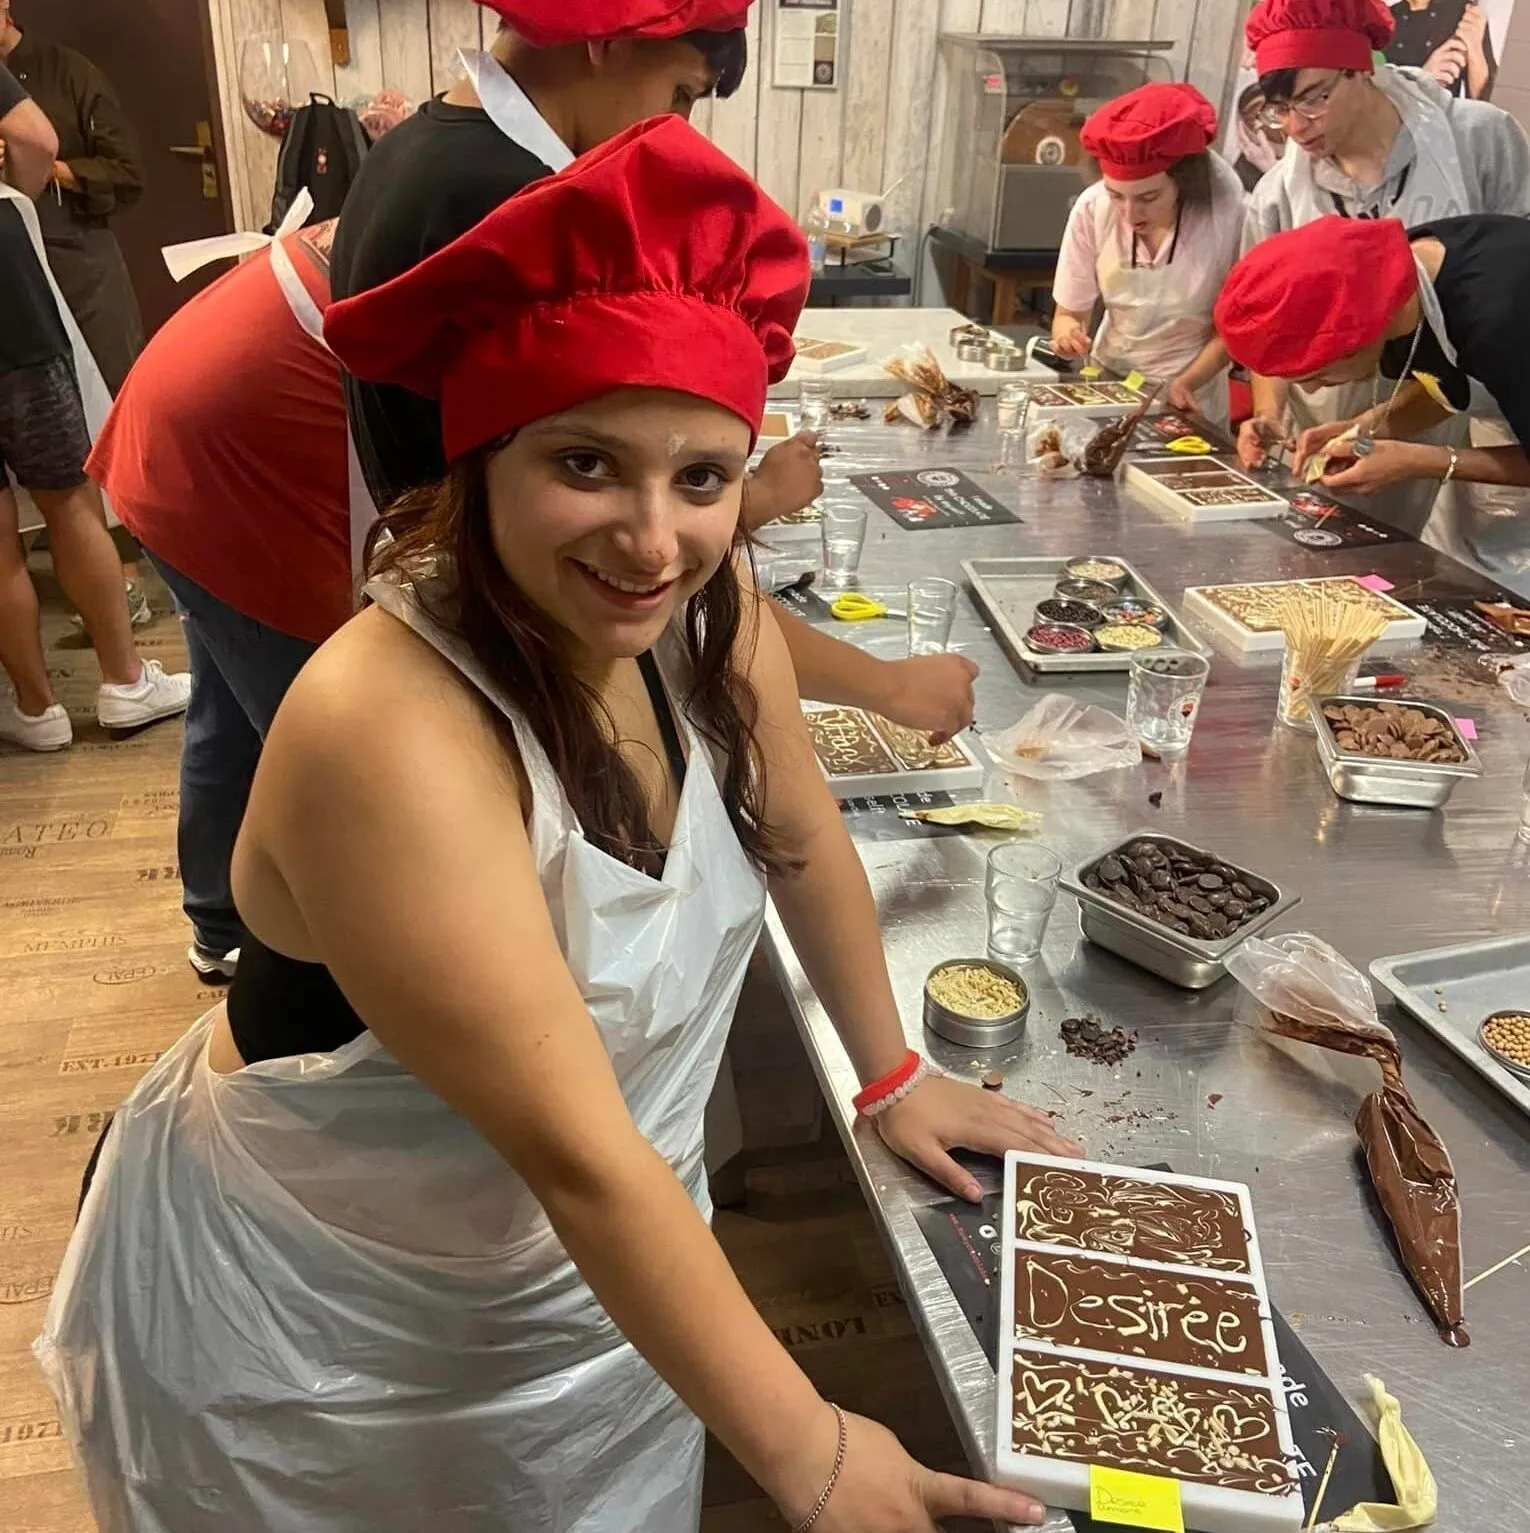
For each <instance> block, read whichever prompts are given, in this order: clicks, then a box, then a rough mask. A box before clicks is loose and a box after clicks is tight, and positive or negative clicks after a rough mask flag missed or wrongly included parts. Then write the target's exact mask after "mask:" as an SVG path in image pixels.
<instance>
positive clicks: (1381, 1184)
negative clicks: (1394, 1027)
mask: <svg viewBox="0 0 1530 1533" xmlns="http://www.w3.org/2000/svg"><path fill="white" fill-rule="evenodd" d="M1226 963H1227V970H1228V973H1230V974H1231V975H1232V976H1233V978H1234V979H1236V980H1237V981H1238V983H1239V984H1240V985H1242V986H1243V988H1244V989H1245V990H1247V991H1248V992H1249V994H1251V995H1252V996H1253V997H1254V998H1255V1000H1257V1001H1258V1002H1259V1003H1260V1005H1261V1006H1263V1008H1264V1012H1263V1023H1264V1026H1265V1027H1266V1028H1267V1029H1268V1030H1269V1031H1270V1032H1272V1033H1276V1034H1278V1035H1279V1036H1281V1037H1283V1038H1293V1039H1295V1040H1296V1041H1297V1042H1298V1043H1314V1044H1316V1045H1317V1046H1318V1047H1319V1048H1322V1049H1333V1050H1335V1051H1337V1052H1338V1053H1341V1054H1356V1055H1359V1056H1360V1057H1362V1058H1365V1059H1370V1060H1374V1061H1375V1063H1376V1064H1378V1065H1379V1066H1380V1067H1381V1076H1382V1084H1381V1090H1380V1091H1376V1092H1372V1093H1371V1095H1370V1096H1368V1097H1367V1098H1366V1099H1365V1100H1364V1101H1363V1102H1362V1103H1361V1104H1360V1111H1359V1112H1358V1113H1357V1114H1356V1116H1355V1132H1356V1133H1357V1134H1358V1135H1359V1136H1360V1145H1361V1148H1362V1149H1363V1150H1364V1151H1365V1164H1366V1169H1367V1170H1368V1171H1369V1173H1370V1178H1371V1184H1372V1185H1373V1186H1374V1187H1375V1189H1376V1197H1377V1199H1378V1200H1379V1202H1380V1204H1381V1207H1382V1211H1383V1212H1384V1213H1385V1214H1386V1216H1387V1220H1388V1222H1389V1223H1390V1224H1391V1226H1392V1234H1393V1236H1394V1237H1395V1239H1396V1241H1397V1249H1398V1253H1399V1255H1400V1256H1401V1257H1402V1264H1403V1267H1404V1269H1405V1270H1406V1272H1407V1274H1408V1276H1409V1277H1411V1278H1412V1279H1413V1281H1414V1283H1415V1284H1416V1285H1417V1287H1418V1290H1419V1292H1420V1293H1421V1294H1422V1295H1423V1297H1424V1302H1425V1303H1426V1304H1427V1305H1428V1306H1429V1312H1430V1314H1432V1315H1433V1317H1434V1321H1435V1325H1436V1327H1437V1328H1438V1330H1439V1333H1440V1337H1441V1339H1442V1340H1443V1341H1445V1342H1446V1343H1448V1344H1449V1345H1450V1346H1456V1347H1464V1346H1466V1345H1467V1344H1468V1339H1467V1335H1466V1332H1465V1331H1464V1330H1463V1329H1462V1310H1463V1295H1462V1287H1461V1198H1460V1193H1459V1191H1458V1189H1457V1187H1456V1176H1455V1171H1454V1169H1453V1168H1452V1166H1451V1164H1450V1154H1449V1152H1448V1151H1447V1150H1446V1148H1445V1145H1444V1142H1443V1141H1442V1140H1441V1139H1440V1136H1439V1135H1438V1134H1436V1133H1435V1131H1434V1130H1433V1129H1432V1128H1431V1127H1430V1126H1429V1124H1428V1123H1427V1122H1426V1121H1425V1120H1424V1117H1423V1114H1422V1113H1420V1112H1419V1110H1418V1107H1417V1106H1416V1105H1415V1103H1414V1101H1413V1098H1412V1096H1411V1095H1410V1094H1409V1091H1408V1088H1407V1086H1406V1085H1405V1084H1404V1083H1403V1075H1402V1054H1401V1052H1400V1051H1399V1049H1398V1047H1397V1040H1396V1038H1394V1037H1393V1035H1392V1033H1391V1030H1390V1029H1388V1028H1385V1027H1383V1026H1382V1025H1381V1023H1380V1022H1378V1021H1377V1020H1376V1002H1375V999H1374V997H1373V994H1372V991H1371V987H1370V982H1369V981H1368V980H1367V979H1366V978H1365V977H1364V976H1363V975H1362V974H1361V973H1360V972H1359V970H1357V969H1356V968H1355V967H1354V966H1353V965H1352V964H1351V963H1350V962H1349V961H1348V960H1347V959H1346V958H1344V957H1343V956H1342V955H1341V954H1339V953H1337V952H1335V951H1334V949H1333V948H1331V947H1329V945H1328V944H1327V943H1326V942H1324V941H1323V940H1322V939H1321V938H1319V937H1314V936H1313V935H1312V934H1311V933H1310V932H1292V933H1290V934H1289V935H1287V936H1283V937H1276V938H1273V939H1270V940H1266V939H1264V938H1259V937H1253V938H1250V939H1249V940H1248V941H1247V942H1245V943H1244V944H1243V945H1242V946H1241V947H1240V948H1238V949H1236V950H1235V951H1234V952H1233V953H1231V954H1229V955H1228V958H1227V960H1226Z"/></svg>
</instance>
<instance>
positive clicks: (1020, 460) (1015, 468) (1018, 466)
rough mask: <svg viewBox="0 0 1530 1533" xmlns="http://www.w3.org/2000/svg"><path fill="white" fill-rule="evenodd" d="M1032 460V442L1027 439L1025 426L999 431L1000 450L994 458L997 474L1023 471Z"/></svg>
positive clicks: (994, 467) (994, 469) (994, 468)
mask: <svg viewBox="0 0 1530 1533" xmlns="http://www.w3.org/2000/svg"><path fill="white" fill-rule="evenodd" d="M1030 461H1031V454H1030V444H1029V443H1028V442H1027V440H1026V431H1025V427H1024V426H1023V425H1022V426H1019V427H1017V428H1016V429H1015V430H1013V431H1001V432H1000V433H999V451H998V456H997V457H996V459H995V460H994V466H993V471H994V473H996V474H1019V473H1022V472H1023V471H1024V470H1025V469H1026V467H1027V466H1028V465H1029V463H1030Z"/></svg>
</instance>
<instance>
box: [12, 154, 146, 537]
mask: <svg viewBox="0 0 1530 1533" xmlns="http://www.w3.org/2000/svg"><path fill="white" fill-rule="evenodd" d="M0 200H4V201H6V202H14V203H15V204H16V206H17V208H18V209H19V210H20V212H21V221H22V223H23V224H25V225H26V231H27V238H28V239H29V240H30V241H31V242H32V250H33V252H34V253H35V254H36V256H37V264H38V265H39V266H40V267H42V271H43V276H44V277H46V278H47V281H48V291H49V292H50V293H52V294H53V302H54V304H55V305H56V306H57V308H58V317H59V319H60V320H61V321H62V323H63V326H64V334H65V335H66V336H67V337H68V338H69V351H70V354H71V356H72V357H73V359H74V376H75V381H76V382H77V383H78V384H79V388H80V403H81V404H82V405H83V406H84V407H85V425H86V427H87V429H88V430H89V432H90V440H91V441H92V442H94V441H95V439H96V438H97V437H98V436H99V435H100V434H101V427H102V426H104V425H105V424H106V417H107V416H108V415H110V414H111V409H112V391H111V390H110V389H109V388H107V386H106V379H105V378H103V377H102V376H101V369H100V368H99V367H97V366H96V359H95V358H94V357H93V356H91V354H90V348H89V347H88V346H87V345H86V344H85V337H84V336H83V335H82V334H81V333H80V327H79V325H78V324H76V323H75V318H74V315H73V314H72V313H71V312H70V309H69V305H68V303H67V302H66V301H65V299H64V295H63V293H61V292H60V291H59V286H58V283H57V282H55V281H54V280H53V269H52V267H50V266H49V265H48V252H47V250H46V248H45V247H44V245H43V238H42V226H41V225H40V224H39V223H38V221H37V209H36V208H35V207H33V205H32V199H31V198H30V197H28V196H25V195H24V194H23V193H21V192H18V191H17V190H16V188H15V187H14V186H7V185H6V183H5V182H4V181H0ZM80 466H81V467H82V468H83V467H84V464H81V465H80ZM10 480H11V488H12V489H13V490H15V492H16V499H17V502H18V504H19V505H20V507H21V527H22V530H23V531H31V530H32V529H33V528H34V527H41V526H42V524H43V517H42V513H41V512H40V511H39V510H38V509H37V507H36V505H34V504H33V501H32V497H31V496H30V495H28V494H27V492H26V491H25V490H24V489H22V488H21V486H20V485H18V484H17V483H16V482H15V475H14V474H12V475H10ZM103 499H104V497H103ZM106 509H107V513H108V517H109V519H110V521H111V523H112V524H113V525H114V526H115V525H116V522H117V518H116V516H115V515H112V514H111V506H110V504H108V505H107V508H106Z"/></svg>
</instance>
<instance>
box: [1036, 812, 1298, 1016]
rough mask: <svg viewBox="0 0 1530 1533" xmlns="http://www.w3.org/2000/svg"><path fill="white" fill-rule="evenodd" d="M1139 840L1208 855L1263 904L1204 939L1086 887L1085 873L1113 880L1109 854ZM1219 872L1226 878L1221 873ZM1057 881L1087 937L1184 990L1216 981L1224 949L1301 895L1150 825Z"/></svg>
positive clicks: (1126, 852) (1222, 970) (1124, 852)
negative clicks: (1106, 872)
mask: <svg viewBox="0 0 1530 1533" xmlns="http://www.w3.org/2000/svg"><path fill="white" fill-rule="evenodd" d="M1141 842H1147V843H1149V844H1150V845H1152V846H1155V847H1158V848H1160V849H1163V850H1167V851H1172V850H1175V849H1177V850H1180V851H1183V852H1189V853H1191V854H1192V855H1194V856H1197V857H1205V858H1208V859H1210V860H1211V861H1213V862H1215V863H1216V864H1217V865H1218V866H1219V867H1221V868H1223V869H1225V870H1226V873H1230V874H1231V875H1232V876H1233V878H1234V879H1235V880H1236V881H1237V882H1239V883H1241V884H1243V885H1244V886H1245V887H1246V888H1247V889H1248V890H1249V892H1250V895H1251V896H1252V897H1253V898H1254V899H1256V900H1264V901H1266V902H1267V903H1266V905H1265V907H1264V909H1263V910H1261V911H1259V913H1258V914H1257V915H1255V916H1252V917H1251V918H1250V919H1248V920H1246V921H1245V922H1244V923H1243V925H1241V926H1240V927H1238V928H1237V929H1236V930H1235V931H1233V932H1230V933H1228V935H1226V936H1224V937H1215V938H1212V939H1211V940H1209V941H1208V940H1204V939H1201V938H1198V937H1195V936H1193V935H1187V934H1185V933H1183V932H1178V931H1175V930H1174V929H1173V928H1172V927H1168V926H1164V925H1162V924H1161V923H1160V922H1158V921H1154V920H1149V919H1148V917H1147V916H1145V915H1143V914H1142V913H1141V912H1140V911H1137V910H1134V909H1132V908H1131V907H1130V906H1129V905H1126V904H1123V903H1122V902H1121V901H1120V900H1117V899H1113V898H1112V897H1111V896H1110V895H1108V894H1107V893H1105V892H1104V889H1091V888H1090V887H1089V886H1088V885H1087V884H1086V883H1085V882H1084V880H1085V879H1086V878H1087V877H1089V876H1090V875H1095V876H1097V877H1101V880H1102V882H1104V883H1106V884H1108V883H1109V882H1112V880H1105V879H1103V877H1102V875H1101V869H1102V868H1103V866H1104V864H1105V863H1106V862H1107V861H1109V860H1110V859H1112V858H1114V859H1116V860H1117V861H1120V860H1122V858H1123V856H1124V857H1125V858H1126V860H1128V861H1129V860H1130V857H1131V852H1132V848H1134V847H1135V846H1137V845H1138V844H1139V843H1141ZM1218 876H1221V877H1224V879H1225V877H1226V874H1225V873H1224V874H1221V875H1218ZM1114 881H1115V882H1119V880H1114ZM1061 883H1062V887H1063V888H1064V889H1066V890H1067V891H1068V893H1069V894H1071V895H1072V896H1073V897H1074V899H1076V900H1077V901H1078V924H1079V930H1080V931H1082V932H1083V934H1084V936H1085V937H1087V938H1088V939H1089V941H1091V942H1093V943H1095V944H1097V945H1098V946H1100V947H1103V948H1108V949H1109V950H1110V951H1111V952H1112V953H1116V954H1119V956H1120V957H1122V958H1125V959H1128V960H1130V961H1131V962H1132V963H1134V964H1137V965H1139V966H1140V967H1141V968H1144V969H1147V970H1148V971H1149V972H1150V973H1153V974H1157V975H1158V976H1159V977H1160V978H1162V979H1166V980H1168V981H1169V983H1170V984H1172V985H1178V986H1180V988H1181V989H1184V990H1204V989H1205V988H1206V987H1207V986H1208V985H1213V984H1215V983H1216V982H1217V980H1219V979H1221V978H1222V976H1223V975H1224V974H1226V973H1227V966H1226V962H1225V960H1226V958H1227V955H1228V954H1229V953H1231V952H1232V951H1233V950H1234V949H1235V948H1237V947H1239V946H1240V945H1241V944H1242V943H1244V942H1246V941H1247V940H1248V939H1249V938H1250V937H1252V936H1254V935H1255V933H1257V932H1261V931H1263V930H1264V929H1265V928H1266V927H1268V926H1269V925H1270V923H1271V922H1273V921H1275V920H1276V919H1278V918H1279V917H1280V916H1283V915H1284V914H1285V913H1286V912H1287V911H1288V910H1290V909H1291V907H1292V906H1293V905H1295V904H1297V903H1299V901H1300V899H1301V896H1300V895H1296V894H1286V893H1284V892H1283V891H1282V890H1281V889H1279V888H1278V887H1277V886H1276V885H1275V884H1273V883H1272V882H1271V881H1270V880H1269V879H1267V878H1263V877H1261V876H1260V875H1259V874H1257V873H1251V872H1249V871H1248V870H1247V869H1246V868H1240V867H1239V866H1238V865H1237V864H1236V863H1232V862H1228V861H1227V860H1226V859H1225V858H1222V857H1218V856H1217V854H1216V853H1215V852H1208V851H1207V850H1206V849H1205V848H1204V847H1199V846H1193V845H1192V844H1191V843H1190V842H1188V841H1181V840H1179V839H1178V838H1176V837H1174V836H1165V835H1160V834H1158V833H1157V832H1154V831H1151V830H1142V831H1138V832H1137V833H1136V834H1135V835H1132V836H1128V837H1127V838H1126V839H1125V840H1124V841H1122V842H1121V843H1120V844H1119V845H1117V846H1114V847H1112V848H1111V849H1110V850H1109V851H1107V852H1102V853H1097V854H1096V855H1095V856H1093V857H1089V858H1087V859H1086V860H1085V861H1083V862H1081V863H1080V864H1079V865H1078V866H1077V867H1076V868H1075V869H1074V870H1073V871H1072V872H1071V873H1068V874H1066V875H1064V877H1063V879H1062V880H1061Z"/></svg>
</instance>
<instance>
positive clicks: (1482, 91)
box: [1223, 0, 1515, 191]
mask: <svg viewBox="0 0 1530 1533" xmlns="http://www.w3.org/2000/svg"><path fill="white" fill-rule="evenodd" d="M1514 5H1515V0H1394V3H1393V4H1392V5H1391V6H1390V7H1389V9H1390V10H1391V12H1392V19H1393V20H1394V21H1395V22H1396V24H1397V31H1396V33H1395V34H1394V35H1393V38H1392V41H1391V42H1390V43H1389V44H1388V46H1387V50H1386V58H1387V62H1388V63H1389V64H1400V65H1407V66H1410V67H1412V68H1414V69H1422V70H1424V71H1425V73H1427V74H1429V75H1431V76H1433V78H1434V79H1435V80H1437V81H1438V82H1439V84H1440V85H1441V86H1443V87H1444V88H1445V89H1446V90H1448V91H1450V92H1451V94H1452V95H1455V96H1470V97H1472V98H1473V99H1474V100H1477V101H1490V100H1492V96H1493V87H1494V85H1495V84H1497V81H1498V67H1499V60H1500V59H1502V58H1503V54H1504V46H1505V44H1506V43H1507V41H1508V37H1509V24H1510V22H1511V21H1512V20H1513V18H1514ZM1250 8H1251V7H1249V6H1245V7H1244V9H1250ZM1264 105H1265V102H1264V94H1263V92H1262V91H1261V90H1260V89H1259V76H1258V74H1257V72H1256V71H1255V69H1254V55H1253V54H1252V52H1250V51H1249V50H1247V49H1245V50H1244V53H1243V58H1242V61H1241V63H1240V65H1239V69H1238V82H1237V90H1236V94H1235V96H1234V98H1233V112H1232V117H1231V120H1230V121H1229V122H1228V125H1227V135H1226V138H1225V140H1224V144H1223V153H1224V154H1225V155H1226V157H1227V159H1228V161H1229V162H1230V163H1231V164H1232V166H1233V168H1234V169H1235V170H1236V171H1237V172H1238V175H1239V176H1240V177H1241V178H1242V181H1243V184H1244V186H1246V187H1247V188H1248V189H1249V190H1250V191H1252V190H1253V189H1254V187H1255V186H1256V185H1257V184H1258V182H1259V178H1260V177H1261V176H1262V175H1263V174H1264V173H1265V171H1267V170H1269V169H1270V168H1271V167H1272V166H1273V165H1274V164H1275V162H1276V161H1277V160H1278V159H1279V158H1280V156H1281V155H1282V154H1283V153H1284V152H1285V147H1286V133H1285V129H1284V128H1283V127H1279V126H1271V125H1270V124H1268V123H1266V122H1264V121H1262V120H1261V114H1262V112H1263V110H1264Z"/></svg>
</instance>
